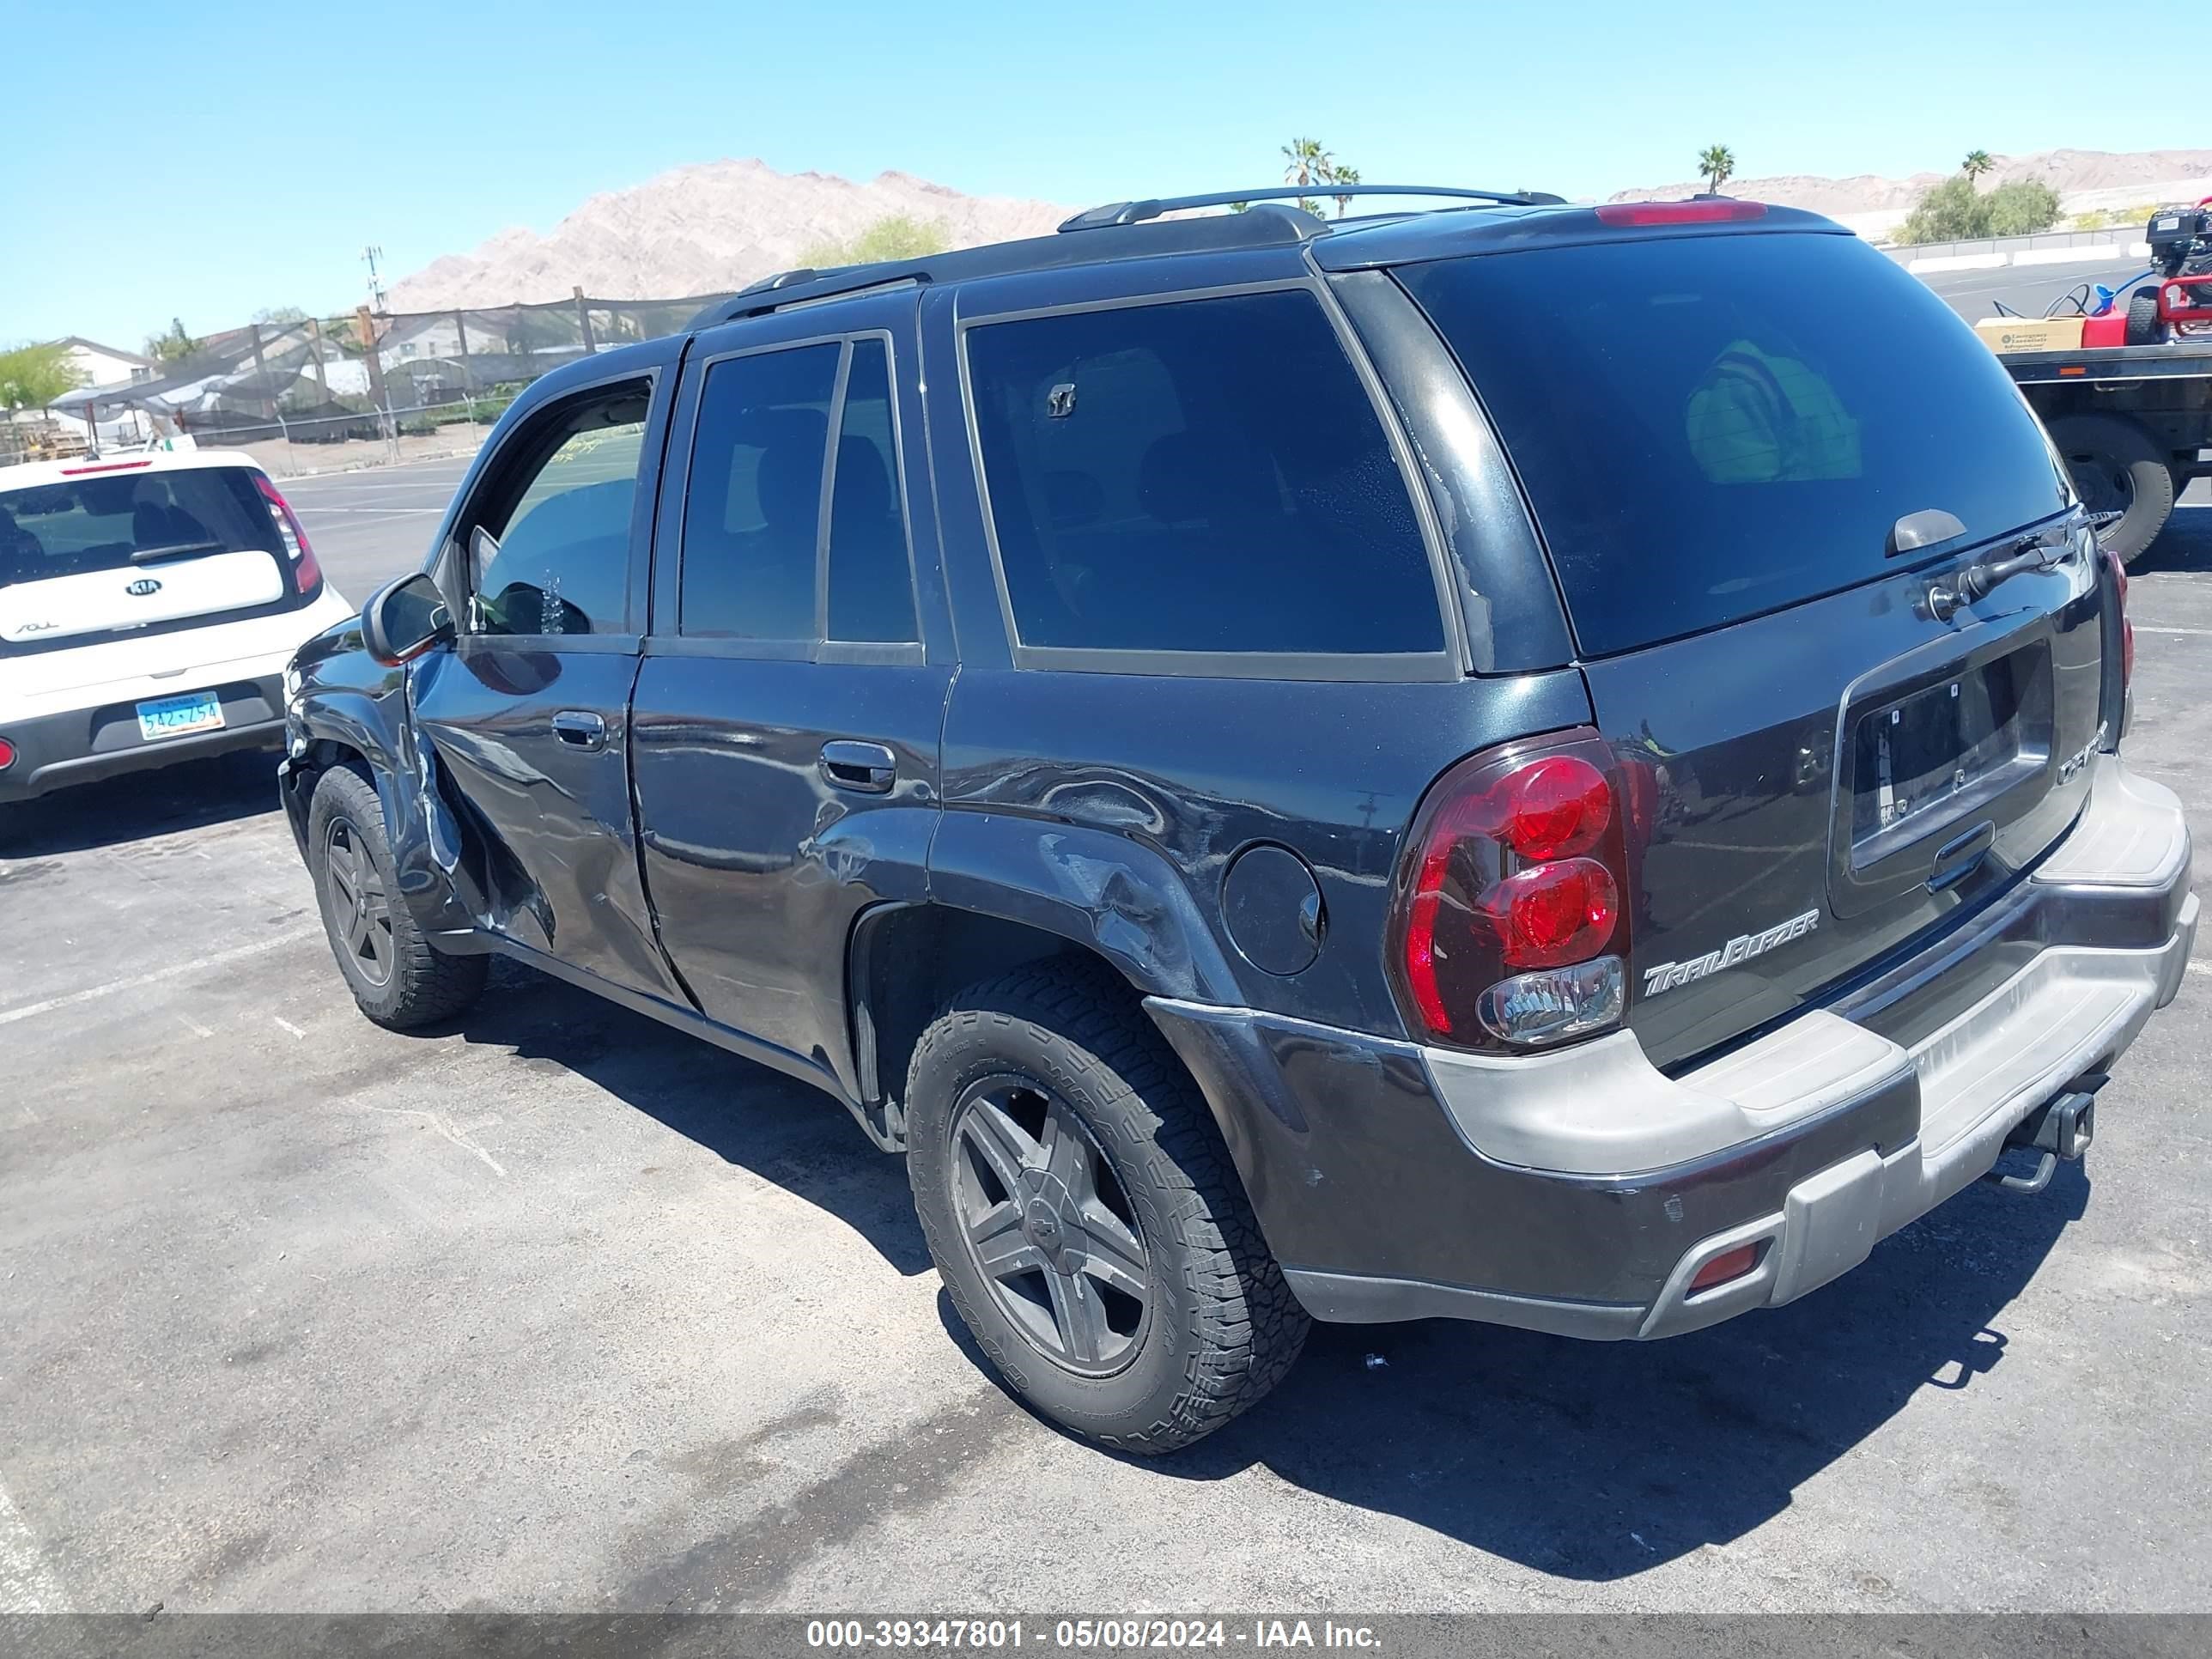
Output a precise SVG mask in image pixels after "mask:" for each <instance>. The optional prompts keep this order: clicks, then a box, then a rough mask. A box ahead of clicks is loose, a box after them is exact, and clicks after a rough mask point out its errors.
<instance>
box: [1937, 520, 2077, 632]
mask: <svg viewBox="0 0 2212 1659" xmlns="http://www.w3.org/2000/svg"><path fill="white" fill-rule="evenodd" d="M2082 521H2083V520H2082V515H2081V513H2068V514H2067V515H2066V516H2065V517H2064V518H2063V519H2061V520H2059V521H2058V522H2057V524H2055V525H2048V526H2045V527H2044V528H2043V529H2041V530H2039V531H2037V532H2035V533H2034V534H2033V536H2023V537H2021V538H2020V539H2019V540H2017V541H2015V542H2014V543H2013V544H2012V545H2011V546H2010V547H2009V548H2008V549H2007V550H2005V551H2003V552H2002V553H1992V554H1990V556H1988V557H1986V558H1981V559H1977V560H1975V561H1974V562H1972V564H1970V565H1968V566H1967V567H1966V568H1965V569H1963V570H1961V571H1960V572H1959V573H1958V574H1956V575H1955V576H1954V577H1952V578H1951V579H1950V580H1949V581H1948V582H1947V581H1945V580H1942V578H1940V577H1939V578H1938V579H1937V580H1935V581H1934V582H1931V583H1930V584H1929V588H1928V614H1929V616H1931V617H1935V618H1936V621H1937V622H1948V621H1950V620H1951V618H1952V617H1954V615H1956V614H1957V613H1958V612H1959V611H1960V610H1961V609H1962V608H1964V607H1965V606H1966V605H1972V604H1974V603H1975V602H1976V601H1977V600H1980V599H1987V598H1989V596H1990V594H1991V593H1992V592H1995V591H1996V586H1997V584H1998V583H2000V582H2007V581H2010V580H2012V579H2013V578H2014V577H2015V576H2020V575H2025V574H2027V572H2029V571H2031V570H2048V569H2050V568H2052V567H2053V566H2054V565H2059V564H2063V563H2064V562H2066V561H2067V560H2068V559H2069V558H2070V557H2071V556H2073V551H2074V537H2075V532H2076V531H2078V530H2079V529H2080V528H2081V524H2082Z"/></svg>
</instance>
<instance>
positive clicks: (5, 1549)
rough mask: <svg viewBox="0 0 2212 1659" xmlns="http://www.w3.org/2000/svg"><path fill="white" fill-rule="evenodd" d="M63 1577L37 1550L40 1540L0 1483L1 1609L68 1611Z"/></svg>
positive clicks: (8, 1610) (46, 1611) (2, 1610)
mask: <svg viewBox="0 0 2212 1659" xmlns="http://www.w3.org/2000/svg"><path fill="white" fill-rule="evenodd" d="M69 1610H70V1607H69V1597H68V1596H67V1595H64V1593H63V1591H62V1581H61V1580H60V1579H58V1578H57V1577H55V1576H54V1571H53V1569H52V1567H49V1566H48V1565H46V1562H45V1560H44V1559H41V1557H40V1554H39V1541H38V1540H37V1539H35V1538H33V1536H32V1535H31V1529H30V1528H29V1527H27V1526H26V1525H25V1524H24V1522H23V1517H22V1516H21V1513H19V1512H18V1511H17V1510H16V1508H15V1499H14V1498H10V1497H9V1495H8V1488H7V1486H5V1485H4V1484H0V1613H67V1612H68V1611H69Z"/></svg>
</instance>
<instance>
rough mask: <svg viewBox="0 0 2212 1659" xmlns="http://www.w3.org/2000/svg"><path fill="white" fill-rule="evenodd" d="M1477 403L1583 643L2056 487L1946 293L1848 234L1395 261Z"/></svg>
mask: <svg viewBox="0 0 2212 1659" xmlns="http://www.w3.org/2000/svg"><path fill="white" fill-rule="evenodd" d="M1398 274H1399V276H1400V277H1401V280H1402V281H1403V282H1404V283H1405V284H1406V286H1407V289H1410V290H1411V291H1412V293H1413V296H1414V298H1415V299H1416V300H1418V301H1419V302H1420V303H1421V305H1422V306H1423V307H1425V309H1426V310H1427V312H1428V313H1429V315H1430V317H1431V319H1433V320H1434V321H1435V323H1436V325H1437V327H1438V328H1439V329H1440V330H1441V331H1443V335H1444V337H1445V338H1446V339H1447V340H1448V341H1449V343H1450V344H1451V347H1452V349H1453V350H1454V351H1455V353H1456V354H1457V355H1458V356H1459V359H1460V362H1461V363H1462V365H1463V366H1464V367H1465V368H1466V369H1467V371H1468V375H1469V377H1470V378H1471V379H1472V380H1474V386H1475V389H1476V390H1477V392H1480V394H1481V397H1482V399H1483V402H1484V404H1486V406H1487V407H1488V409H1489V410H1490V413H1491V416H1492V419H1493V420H1494V421H1495V422H1497V425H1498V432H1499V435H1500V436H1501V437H1502V438H1503V439H1504V442H1505V447H1506V449H1507V451H1508V452H1509V453H1510V454H1511V456H1512V458H1513V463H1514V465H1515V466H1516V468H1517V469H1518V471H1519V472H1520V475H1521V477H1522V483H1524V485H1525V486H1526V488H1527V489H1528V495H1529V499H1530V501H1531V503H1532V504H1533V506H1534V508H1535V512H1536V518H1537V520H1538V522H1539V524H1540V526H1541V528H1542V530H1543V532H1544V538H1545V540H1546V542H1547V544H1548V545H1549V546H1550V548H1551V551H1552V557H1553V562H1554V565H1555V566H1556V568H1557V569H1558V572H1559V584H1560V586H1561V587H1562V588H1563V589H1564V590H1565V594H1566V599H1567V603H1568V606H1569V609H1570V610H1571V611H1572V613H1573V617H1574V625H1575V633H1576V636H1577V639H1578V640H1579V641H1580V642H1581V645H1582V648H1583V651H1584V652H1585V653H1588V654H1589V655H1592V656H1602V655H1605V654H1607V653H1612V652H1617V651H1626V650H1630V649H1632V648H1634V647H1638V646H1640V645H1647V644H1650V643H1653V642H1655V641H1660V640H1665V639H1671V638H1674V637H1675V636H1678V635H1685V634H1692V633H1697V632H1699V631H1702V630H1704V629H1710V628H1716V627H1719V626H1721V625H1723V624H1724V623H1730V622H1735V621H1739V620H1741V619H1742V618H1744V617H1752V616H1757V615H1759V614H1760V613H1762V612H1765V611H1773V610H1776V609H1778V608H1780V607H1782V606H1784V605H1793V604H1796V603H1798V602H1799V601H1801V600H1804V599H1812V598H1814V597H1816V596H1818V595H1820V594H1823V593H1831V592H1836V591H1838V589H1841V588H1844V587H1849V586H1853V585H1854V584H1856V583H1858V582H1862V581H1865V580H1869V579H1870V578H1872V577H1875V576H1877V575H1879V574H1881V573H1882V571H1883V569H1884V568H1885V565H1886V555H1887V547H1888V540H1889V532H1890V530H1891V527H1892V526H1894V525H1895V524H1896V522H1897V520H1899V519H1900V518H1902V517H1904V516H1905V514H1907V513H1916V512H1918V511H1920V510H1921V509H1923V508H1924V507H1939V508H1942V510H1944V511H1946V512H1948V513H1955V514H1956V515H1957V516H1958V517H1959V519H1960V520H1961V521H1962V522H1964V523H1965V525H1966V529H1967V532H1968V533H1969V534H1970V535H1971V536H1972V537H1973V538H1986V537H1991V536H1996V535H2000V534H2002V533H2003V532H2006V531H2008V530H2013V529H2016V528H2018V527H2020V526H2023V525H2027V524H2029V523H2032V522H2033V521H2034V520H2039V519H2042V518H2045V517H2047V516H2049V515H2050V514H2051V513H2054V512H2056V511H2057V510H2058V508H2059V507H2061V506H2062V505H2063V493H2062V491H2063V485H2062V484H2061V483H2060V481H2059V478H2058V476H2057V471H2056V470H2055V469H2054V467H2053V465H2052V463H2051V457H2050V453H2049V451H2048V449H2047V448H2046V447H2045V443H2044V441H2043V436H2042V434H2041V432H2040V431H2039V429H2038V428H2037V427H2036V424H2035V422H2034V420H2033V417H2031V416H2029V414H2028V413H2027V410H2026V409H2025V408H2024V407H2023V406H2022V405H2021V401H2020V398H2019V396H2018V395H2017V394H2016V393H2015V391H2014V390H2013V386H2012V383H2011V381H2010V380H2009V379H2008V377H2007V376H2006V374H2005V372H2004V370H2003V368H2002V367H2001V366H1999V364H1998V363H1997V362H1996V358H1995V357H1994V356H1992V355H1991V354H1990V350H1989V349H1988V348H1987V347H1985V346H1984V345H1983V344H1982V343H1981V342H1980V341H1978V340H1977V339H1976V338H1975V337H1974V336H1973V334H1972V331H1969V330H1968V329H1967V328H1966V326H1965V325H1963V324H1962V323H1960V320H1959V319H1958V318H1957V317H1956V316H1954V314H1953V313H1952V312H1951V310H1950V308H1949V307H1947V306H1946V305H1945V304H1944V303H1943V302H1942V301H1941V300H1939V299H1937V298H1936V296H1935V295H1933V294H1931V293H1930V292H1929V290H1928V289H1926V288H1925V287H1924V286H1923V285H1922V284H1921V283H1919V282H1918V281H1917V280H1916V279H1915V278H1913V277H1912V276H1909V275H1907V274H1906V273H1905V271H1904V270H1901V269H1900V268H1899V266H1898V265H1897V264H1895V263H1894V262H1893V261H1892V260H1890V259H1889V258H1887V257H1885V256H1884V255H1882V254H1881V253H1878V252H1875V250H1874V249H1872V248H1870V247H1869V246H1866V245H1865V244H1864V243H1863V242H1861V241H1860V240H1858V239H1857V237H1852V236H1837V235H1829V234H1810V235H1781V234H1778V235H1730V236H1707V237H1681V238H1677V239H1674V240H1652V241H1638V242H1626V243H1620V244H1615V245H1611V246H1595V247H1593V246H1580V247H1572V248H1557V249H1540V250H1529V251H1526V252H1516V253H1510V254H1496V255H1489V256H1479V257H1476V258H1464V259H1454V260H1447V261H1442V262H1438V263H1436V264H1424V265H1415V266H1411V267H1407V268H1406V269H1404V270H1401V271H1400V272H1399V273H1398Z"/></svg>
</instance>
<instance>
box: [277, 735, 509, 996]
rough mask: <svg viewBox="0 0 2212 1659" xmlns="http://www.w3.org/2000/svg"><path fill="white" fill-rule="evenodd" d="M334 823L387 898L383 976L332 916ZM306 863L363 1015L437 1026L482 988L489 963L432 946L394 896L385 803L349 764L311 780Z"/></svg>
mask: <svg viewBox="0 0 2212 1659" xmlns="http://www.w3.org/2000/svg"><path fill="white" fill-rule="evenodd" d="M334 825H343V826H345V828H346V829H347V830H348V831H349V837H350V844H351V845H354V846H356V847H358V848H359V850H360V856H361V857H362V860H365V862H366V863H367V864H368V866H370V867H371V868H373V870H374V872H375V876H376V878H377V879H378V880H379V881H380V883H381V884H382V888H383V892H384V894H385V895H386V900H387V908H388V913H389V921H390V951H391V963H390V969H389V972H388V975H386V978H385V979H383V980H382V981H378V980H377V979H376V978H375V977H374V972H373V970H371V969H365V968H364V966H363V964H362V959H361V957H360V956H359V955H358V953H357V952H356V951H354V950H353V949H350V948H349V945H348V942H347V937H346V933H345V929H344V926H343V918H340V917H338V916H337V915H334V914H333V909H334V904H335V901H334V900H333V897H332V890H331V882H330V880H329V875H330V871H329V866H328V859H329V852H328V849H329V848H330V847H331V832H332V828H333V826H334ZM307 868H308V871H309V872H310V873H312V874H313V877H314V881H315V906H316V908H317V910H318V911H319V913H320V915H321V916H322V919H323V932H324V934H325V937H326V938H328V939H329V940H330V944H331V955H332V956H334V957H337V964H338V971H339V973H341V974H342V975H344V976H345V982H346V988H347V989H348V990H349V991H351V992H352V993H353V1000H354V1001H355V1002H356V1003H357V1004H358V1005H359V1006H360V1008H361V1011H362V1013H364V1014H366V1015H368V1018H370V1019H372V1020H374V1022H375V1023H376V1024H379V1025H381V1026H384V1027H386V1029H388V1030H394V1031H410V1030H416V1029H417V1028H419V1027H421V1026H424V1025H435V1024H438V1023H440V1022H441V1021H443V1020H448V1019H451V1018H453V1016H454V1015H456V1014H458V1013H460V1012H462V1011H463V1010H464V1009H465V1008H467V1007H468V1006H470V1005H471V1004H472V1003H473V1002H475V1001H476V1000H477V997H478V996H479V995H481V994H483V987H484V974H485V971H486V966H487V964H486V962H485V959H484V958H483V957H480V956H449V955H447V953H445V952H444V951H440V950H438V949H437V948H436V947H435V946H434V945H431V943H430V941H429V940H428V939H425V938H424V937H423V935H422V929H421V928H420V927H417V926H416V921H415V917H414V915H413V913H412V912H410V910H409V909H408V908H407V906H406V905H405V904H404V902H402V901H401V899H400V897H399V887H398V882H397V881H396V880H394V878H393V875H392V843H391V842H390V840H389V839H388V838H387V837H386V835H385V830H384V808H383V806H382V805H381V804H380V802H379V801H378V799H377V797H376V790H375V788H374V786H372V785H371V784H370V782H369V781H368V779H367V778H366V777H364V776H362V774H361V773H359V772H358V771H356V770H355V769H353V768H352V767H350V766H334V767H332V768H331V769H330V770H329V771H327V772H325V773H324V774H323V775H322V776H321V777H320V778H319V779H317V780H316V782H315V793H314V795H313V799H311V800H310V802H309V804H308V807H307Z"/></svg>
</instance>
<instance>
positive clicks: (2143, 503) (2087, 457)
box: [2051, 415, 2173, 564]
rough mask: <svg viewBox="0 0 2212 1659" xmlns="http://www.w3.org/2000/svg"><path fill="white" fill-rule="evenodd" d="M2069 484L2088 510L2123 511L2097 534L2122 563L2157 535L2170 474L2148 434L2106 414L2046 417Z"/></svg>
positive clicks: (2169, 508)
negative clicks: (2070, 477)
mask: <svg viewBox="0 0 2212 1659" xmlns="http://www.w3.org/2000/svg"><path fill="white" fill-rule="evenodd" d="M2051 442H2052V443H2054V444H2056V445H2057V447H2058V453H2059V454H2060V455H2061V456H2062V457H2063V458H2064V459H2065V462H2066V467H2067V470H2068V471H2069V472H2071V473H2072V474H2073V475H2074V487H2075V489H2076V490H2077V491H2079V492H2080V494H2081V499H2082V500H2083V501H2085V502H2087V504H2088V506H2089V507H2090V508H2091V509H2092V510H2097V509H2099V508H2100V507H2106V506H2107V505H2109V506H2119V505H2122V504H2123V502H2124V505H2125V507H2126V511H2125V513H2124V514H2123V516H2122V517H2121V519H2120V520H2119V521H2118V523H2117V524H2114V525H2112V526H2108V527H2107V528H2106V530H2104V531H2103V532H2100V535H2099V536H2098V540H2099V541H2100V542H2101V543H2103V544H2104V545H2105V546H2106V548H2107V549H2109V550H2111V551H2112V552H2114V553H2116V554H2118V556H2119V559H2120V562H2121V563H2123V564H2125V563H2126V562H2128V561H2129V560H2130V559H2132V558H2134V557H2135V556H2136V554H2138V553H2140V552H2142V550H2143V549H2145V548H2146V547H2148V546H2149V545H2150V544H2152V543H2153V542H2154V541H2156V540H2157V539H2158V532H2160V531H2161V530H2163V529H2165V528H2166V520H2167V519H2168V518H2169V517H2170V516H2172V512H2173V474H2172V471H2169V470H2168V469H2167V466H2166V457H2165V456H2163V455H2161V454H2160V453H2159V452H2158V446H2157V445H2155V444H2154V443H2153V442H2152V441H2151V440H2150V435H2149V434H2148V433H2147V432H2145V431H2144V430H2143V429H2142V428H2141V427H2139V426H2137V425H2136V423H2135V422H2133V421H2129V420H2123V419H2121V418H2119V417H2118V416H2112V415H2065V416H2060V417H2059V418H2058V419H2057V420H2055V421H2053V422H2051Z"/></svg>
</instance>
